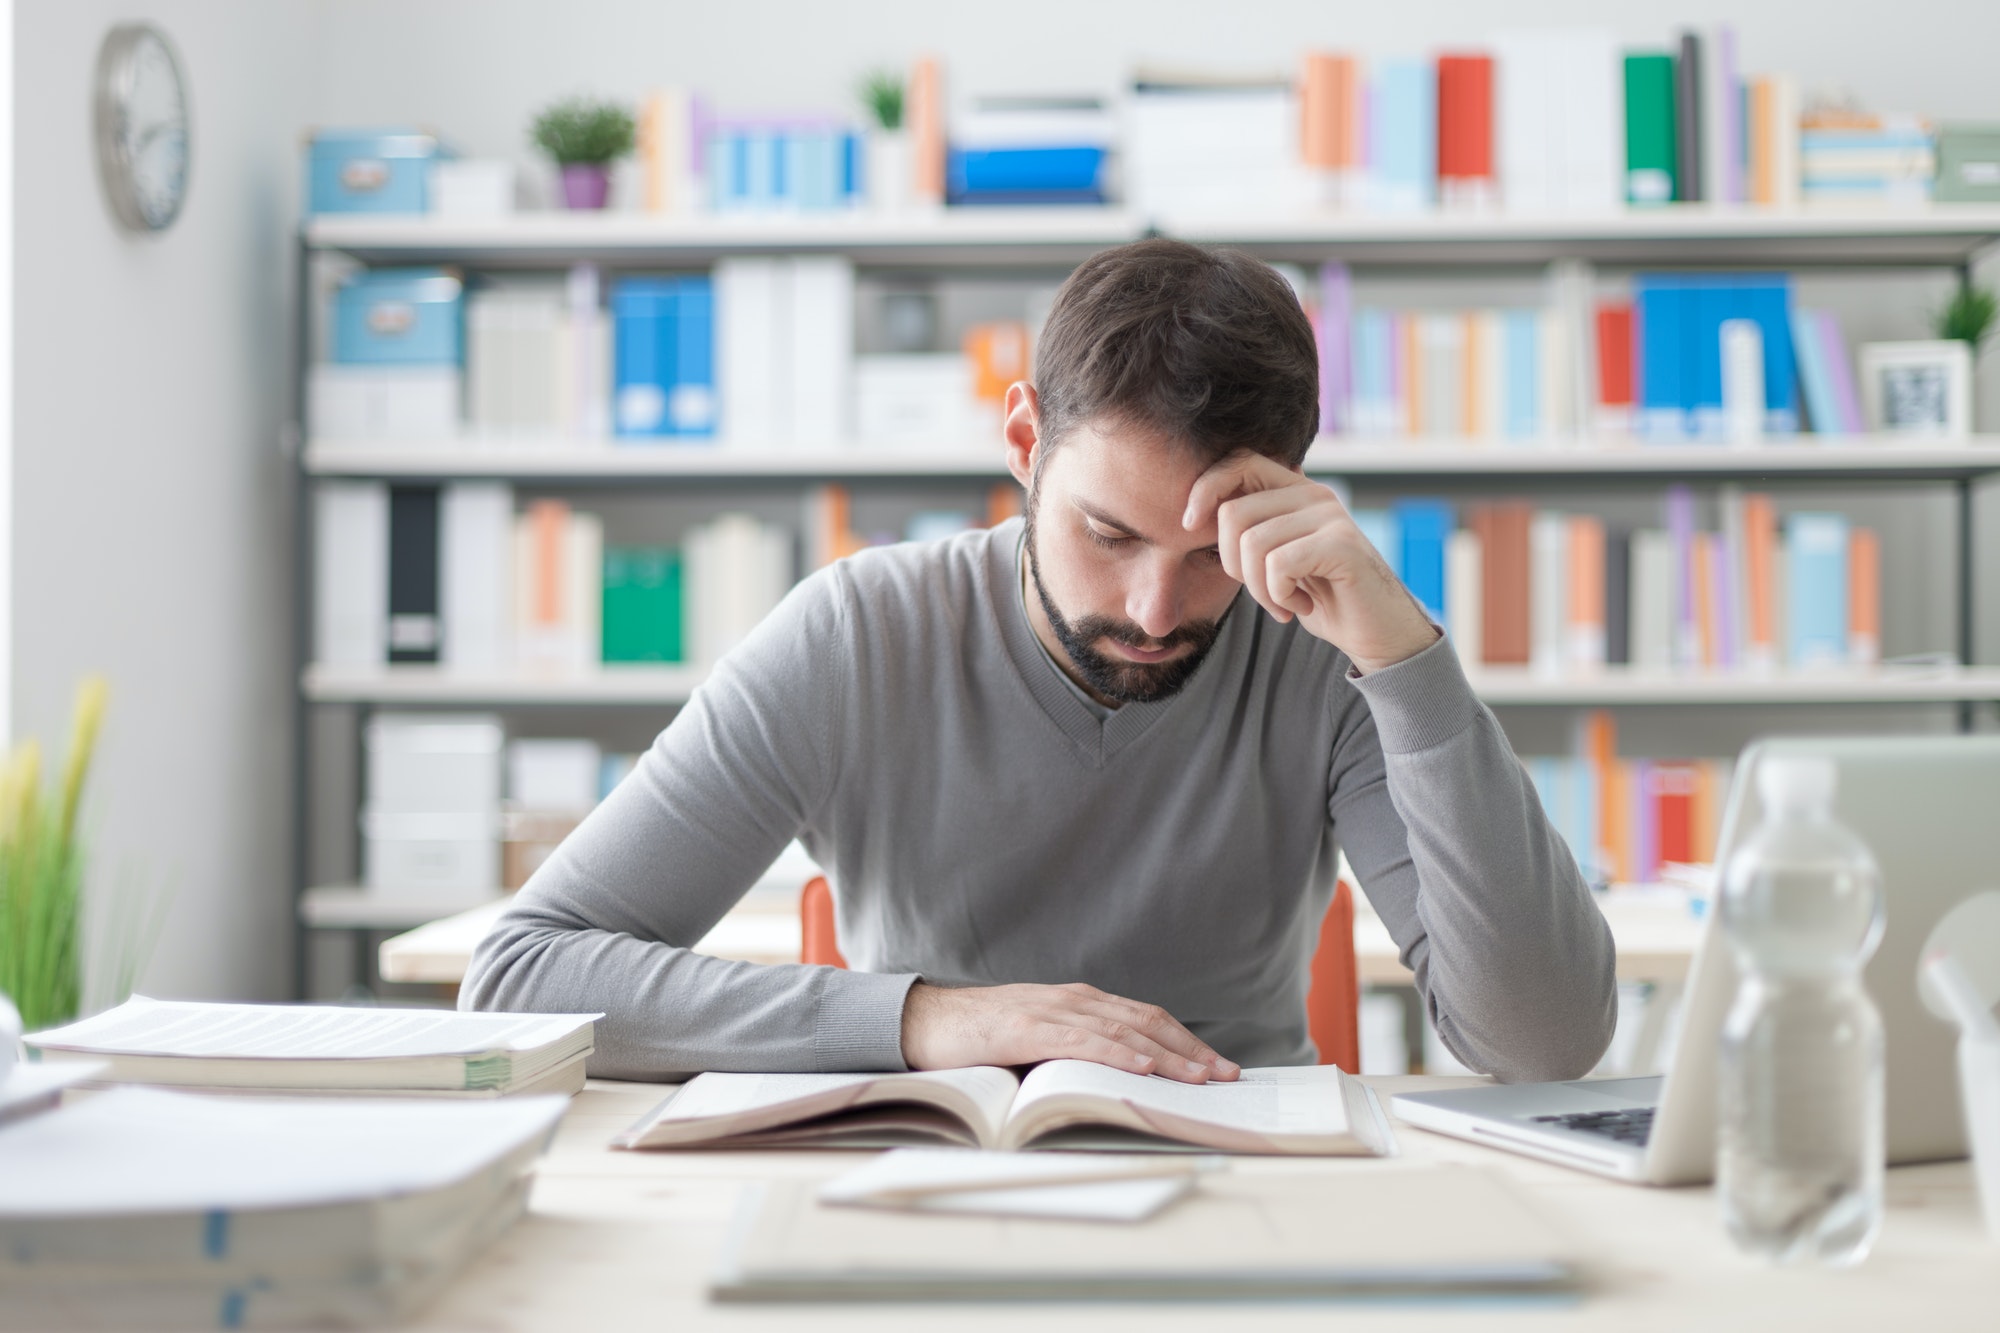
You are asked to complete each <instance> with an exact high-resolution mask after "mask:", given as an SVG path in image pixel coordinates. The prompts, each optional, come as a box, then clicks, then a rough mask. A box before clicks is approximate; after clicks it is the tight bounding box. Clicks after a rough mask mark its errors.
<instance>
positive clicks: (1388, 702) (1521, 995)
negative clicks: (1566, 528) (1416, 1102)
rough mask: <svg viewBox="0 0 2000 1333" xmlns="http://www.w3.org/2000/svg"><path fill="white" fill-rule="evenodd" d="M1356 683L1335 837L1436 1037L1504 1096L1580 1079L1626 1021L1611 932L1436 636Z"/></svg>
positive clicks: (1343, 742)
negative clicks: (1511, 1085)
mask: <svg viewBox="0 0 2000 1333" xmlns="http://www.w3.org/2000/svg"><path fill="white" fill-rule="evenodd" d="M1349 684H1350V685H1351V686H1352V687H1353V690H1354V691H1355V694H1354V695H1350V696H1349V697H1350V699H1351V700H1355V702H1353V703H1351V704H1350V706H1349V709H1348V712H1347V714H1346V716H1345V717H1343V718H1342V719H1341V725H1340V727H1339V731H1338V740H1337V741H1336V749H1335V754H1334V762H1333V771H1332V784H1331V786H1332V795H1331V808H1330V814H1331V816H1332V818H1333V823H1334V834H1335V836H1336V837H1337V838H1338V839H1339V840H1340V842H1341V844H1342V845H1343V846H1344V847H1345V848H1346V850H1347V856H1348V861H1349V863H1350V864H1351V865H1352V866H1353V867H1354V871H1355V873H1356V875H1357V876H1358V877H1359V878H1360V879H1361V882H1362V887H1363V888H1364V889H1365V890H1366V892H1367V894H1368V898H1369V901H1370V902H1371V903H1372V904H1373V905H1374V907H1375V910H1376V911H1377V912H1378V913H1379V914H1380V916H1381V918H1382V922H1383V924H1384V925H1385V926H1387V927H1388V929H1389V933H1390V935H1391V937H1392V938H1394V939H1395V941H1396V945H1397V947H1398V949H1399V950H1400V951H1401V955H1402V960H1403V963H1404V965H1405V966H1407V967H1408V968H1409V969H1410V970H1411V972H1413V973H1414V974H1415V976H1416V986H1417V993H1418V994H1419V995H1420V996H1421V997H1422V999H1423V1002H1424V1004H1425V1007H1426V1009H1427V1010H1428V1012H1429V1015H1430V1018H1431V1022H1432V1023H1433V1024H1434V1025H1435V1026H1436V1028H1437V1032H1438V1036H1439V1037H1440V1038H1441V1039H1442V1040H1443V1042H1444V1044H1445V1046H1446V1047H1447V1048H1448V1049H1449V1050H1450V1051H1451V1053H1452V1054H1453V1055H1455V1056H1457V1057H1458V1058H1459V1059H1460V1060H1461V1061H1463V1062H1464V1063H1465V1064H1466V1065H1467V1066H1469V1067H1470V1068H1472V1069H1476V1070H1479V1071H1480V1072H1482V1073H1488V1074H1492V1075H1494V1076H1496V1077H1498V1078H1500V1079H1502V1080H1503V1081H1507V1082H1516V1081H1531V1080H1552V1079H1564V1078H1575V1077H1578V1076H1580V1075H1582V1074H1584V1073H1587V1072H1588V1071H1589V1070H1590V1068H1591V1067H1592V1066H1593V1065H1594V1064H1596V1062H1597V1060H1598V1058H1599V1057H1600V1056H1601V1055H1602V1054H1603V1053H1604V1050H1605V1048H1606V1047H1607V1046H1608V1045H1609V1044H1610V1042H1611V1031H1612V1026H1613V1024H1614V1022H1615V1020H1616V1017H1617V981H1616V967H1615V958H1614V953H1613V946H1612V942H1611V932H1610V929H1609V927H1607V926H1606V925H1605V922H1604V916H1603V914H1602V913H1601V912H1599V911H1598V909H1597V904H1596V903H1595V902H1593V901H1592V899H1591V895H1590V890H1589V887H1588V886H1587V885H1585V883H1584V882H1583V876H1582V874H1581V872H1580V871H1579V870H1578V869H1577V865H1576V858H1575V857H1574V856H1572V855H1571V854H1570V851H1569V848H1568V846H1567V844H1565V843H1564V842H1563V840H1562V838H1561V837H1560V836H1559V835H1558V834H1557V833H1556V831H1555V829H1554V828H1552V827H1551V826H1550V824H1549V821H1548V819H1547V817H1546V816H1545V815H1544V814H1543V812H1542V806H1541V801H1540V798H1539V797H1538V796H1537V795H1536V793H1535V789H1534V786H1533V784H1532V783H1531V782H1530V781H1529V780H1528V776H1527V773H1526V772H1525V771H1524V770H1523V768H1522V767H1521V763H1520V761H1519V760H1518V759H1516V758H1515V757H1514V751H1513V748H1512V747H1511V746H1510V745H1509V744H1508V742H1507V737H1506V735H1505V733H1503V732H1502V731H1501V729H1500V724H1499V722H1498V721H1496V720H1495V718H1494V716H1493V714H1492V712H1491V711H1490V710H1489V709H1488V708H1487V707H1486V706H1485V705H1484V704H1482V703H1481V702H1480V701H1479V700H1478V698H1477V697H1476V696H1474V694H1473V692H1472V688H1471V686H1470V685H1469V684H1468V683H1467V682H1466V679H1465V675H1464V673H1463V671H1462V670H1461V669H1460V667H1459V662H1458V657H1457V655H1456V653H1455V652H1454V651H1453V649H1452V646H1451V644H1450V643H1449V642H1448V641H1447V640H1445V639H1444V638H1442V637H1440V638H1439V639H1438V641H1437V642H1436V643H1434V644H1432V645H1431V646H1430V647H1429V648H1426V649H1424V650H1423V651H1422V652H1420V653H1418V654H1417V655H1416V656H1414V657H1411V658H1409V659H1407V660H1406V661H1403V662H1398V663H1397V664H1395V665H1394V666H1390V667H1386V668H1384V669H1382V670H1380V671H1376V672H1371V673H1370V674H1368V675H1365V676H1361V677H1358V678H1354V679H1351V680H1350V681H1349ZM1357 695H1358V699H1356V696H1357Z"/></svg>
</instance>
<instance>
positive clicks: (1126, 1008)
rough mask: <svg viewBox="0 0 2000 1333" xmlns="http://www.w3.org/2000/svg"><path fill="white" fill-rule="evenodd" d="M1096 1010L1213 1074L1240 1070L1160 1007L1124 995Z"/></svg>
mask: <svg viewBox="0 0 2000 1333" xmlns="http://www.w3.org/2000/svg"><path fill="white" fill-rule="evenodd" d="M1093 1009H1094V1011H1095V1012H1098V1013H1101V1014H1105V1015H1107V1016H1110V1017H1113V1018H1115V1019H1117V1020H1118V1021H1120V1022H1123V1023H1126V1024H1128V1025H1130V1026H1131V1027H1133V1028H1135V1029H1137V1030H1138V1031H1139V1032H1141V1033H1144V1034H1145V1035H1146V1036H1147V1037H1149V1038H1151V1039H1152V1040H1153V1041H1155V1042H1157V1043H1158V1044H1159V1045H1161V1046H1163V1047H1165V1048H1166V1049H1167V1050H1168V1051H1171V1052H1172V1053H1174V1054H1175V1055H1178V1056H1181V1057H1183V1058H1185V1059H1188V1060H1193V1061H1195V1062H1196V1063H1198V1064H1201V1065H1205V1066H1206V1067H1207V1068H1208V1069H1209V1070H1210V1071H1211V1072H1212V1073H1215V1074H1225V1073H1227V1074H1229V1075H1233V1074H1234V1072H1235V1070H1236V1068H1237V1066H1236V1064H1235V1063H1234V1062H1233V1061H1230V1060H1225V1059H1223V1058H1222V1056H1221V1055H1219V1054H1217V1053H1216V1051H1215V1048H1214V1047H1212V1046H1210V1045H1209V1044H1208V1043H1207V1042H1205V1041H1203V1040H1202V1039H1201V1038H1200V1037H1197V1036H1195V1035H1194V1033H1192V1032H1190V1031H1188V1030H1187V1028H1186V1027H1184V1026H1182V1024H1181V1023H1180V1022H1179V1021H1178V1020H1176V1019H1175V1018H1174V1016H1173V1015H1172V1014H1170V1013H1168V1012H1167V1011H1166V1010H1165V1009H1162V1008H1161V1007H1160V1006H1159V1005H1157V1004H1145V1003H1142V1002H1140V1001H1138V1000H1128V999H1126V998H1125V997H1124V996H1122V995H1107V996H1105V997H1104V1002H1103V1003H1101V1004H1098V1005H1095V1006H1093Z"/></svg>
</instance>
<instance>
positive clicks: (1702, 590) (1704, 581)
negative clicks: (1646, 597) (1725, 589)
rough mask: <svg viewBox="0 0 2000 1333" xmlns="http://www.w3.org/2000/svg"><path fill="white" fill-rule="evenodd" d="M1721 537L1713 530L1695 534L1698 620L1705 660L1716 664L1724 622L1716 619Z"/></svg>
mask: <svg viewBox="0 0 2000 1333" xmlns="http://www.w3.org/2000/svg"><path fill="white" fill-rule="evenodd" d="M1719 545H1721V539H1720V538H1719V537H1718V536H1717V535H1716V534H1715V533H1713V532H1697V533H1696V534H1695V535H1694V550H1693V551H1692V552H1691V554H1692V555H1693V557H1694V571H1693V575H1694V624H1695V631H1696V633H1697V634H1698V635H1699V636H1700V639H1701V664H1702V666H1704V667H1707V668H1711V669H1712V668H1713V667H1714V666H1715V662H1716V645H1717V644H1718V643H1719V642H1720V641H1721V634H1720V632H1719V631H1720V629H1721V626H1720V625H1718V624H1717V623H1716V619H1715V614H1716V606H1715V569H1716V564H1717V562H1718V561H1719V560H1720V559H1721V553H1720V552H1719V551H1717V550H1716V548H1717V547H1718V546H1719Z"/></svg>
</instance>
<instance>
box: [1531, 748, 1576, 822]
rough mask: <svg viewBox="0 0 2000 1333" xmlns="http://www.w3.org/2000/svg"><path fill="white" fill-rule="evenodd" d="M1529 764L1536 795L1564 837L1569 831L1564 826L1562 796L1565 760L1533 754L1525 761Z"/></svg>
mask: <svg viewBox="0 0 2000 1333" xmlns="http://www.w3.org/2000/svg"><path fill="white" fill-rule="evenodd" d="M1524 762H1525V763H1526V764H1527V766H1528V780H1529V781H1530V782H1532V783H1534V784H1535V795H1536V797H1537V798H1539V799H1540V801H1541V803H1542V813H1543V814H1544V815H1547V816H1548V820H1549V823H1551V824H1553V825H1555V829H1556V832H1557V833H1559V834H1561V835H1562V836H1563V837H1564V838H1568V837H1569V832H1568V830H1567V829H1565V828H1564V827H1563V819H1562V811H1563V801H1562V796H1561V787H1562V769H1563V761H1562V760H1560V759H1557V758H1554V757H1552V756H1550V755H1545V754H1538V755H1531V756H1529V757H1528V759H1526V760H1525V761H1524Z"/></svg>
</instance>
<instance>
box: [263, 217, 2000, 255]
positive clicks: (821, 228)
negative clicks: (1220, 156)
mask: <svg viewBox="0 0 2000 1333" xmlns="http://www.w3.org/2000/svg"><path fill="white" fill-rule="evenodd" d="M303 231H304V236H305V240H306V243H307V244H308V245H309V246H312V247H314V248H316V249H321V250H335V251H341V252H344V253H346V254H349V255H352V256H354V257H355V258H357V259H361V260H365V261H367V262H369V263H422V262H429V263H440V262H452V261H463V262H467V263H473V264H482V265H500V266H531V265H549V264H556V263H562V262H565V261H569V260H597V261H602V262H608V263H647V264H671V263H690V264H693V263H705V262H707V261H709V260H712V259H714V258H715V257H716V256H718V255H723V254H737V253H757V252H765V253H797V252H830V253H837V254H848V255H852V256H853V257H854V258H855V259H856V260H857V261H858V262H861V263H864V264H874V265H888V266H898V265H926V264H972V265H978V266H996V267H1004V266H1010V265H1035V264H1049V265H1057V264H1070V263H1074V262H1076V261H1078V260H1080V259H1082V258H1083V257H1084V256H1086V255H1088V254H1090V253H1091V252H1093V251H1095V250H1098V249H1101V248H1103V247H1105V246H1108V245H1116V244H1119V243H1121V242H1124V241H1131V240H1136V239H1138V238H1139V237H1141V236H1144V235H1149V234H1153V233H1155V232H1157V233H1158V234H1162V235H1167V236H1176V237H1181V238H1184V239H1187V240H1192V241H1201V242H1206V243H1215V244H1228V245H1237V246H1242V247H1245V248H1248V249H1251V250H1254V251H1256V252H1258V253H1260V254H1264V255H1267V256H1269V257H1272V258H1298V259H1313V258H1317V257H1333V256H1340V257H1345V258H1350V259H1353V260H1356V261H1359V262H1365V263H1385V264H1395V263H1468V264H1477V263H1533V262H1545V261H1547V260H1550V259H1555V258H1560V257H1569V256H1574V257H1579V258H1585V259H1596V260H1600V261H1603V262H1606V263H1675V262H1683V261H1698V262H1707V263H1717V262H1741V263H1777V264H1785V265H1791V264H1834V263H1839V264H1892V265H1903V264H1957V263H1961V262H1964V261H1966V260H1968V259H1971V258H1973V257H1974V256H1976V255H1977V254H1979V253H1980V252H1981V251H1982V250H1984V249H1985V248H1986V247H1988V246H1990V245H1992V244H1993V243H1994V242H1995V241H1996V240H2000V208H1996V207H1993V206H1990V205H1982V204H1933V205H1929V206H1927V207H1921V208H1908V209H1883V210H1877V211H1867V210H1862V209H1852V210H1845V209H1831V208H1828V209H1784V210H1776V209H1760V208H1750V207H1716V206H1710V205H1674V206H1671V207H1666V208H1654V209H1629V210H1625V211H1622V212H1607V213H1602V214H1570V215H1554V214H1551V215H1516V214H1507V213H1501V214H1494V215H1484V216H1482V215H1470V214H1456V213H1427V214H1417V215H1410V216H1380V215H1372V216H1371V215H1368V214H1354V213H1334V212H1301V213H1298V214H1295V215H1292V216H1289V217H1287V216H1257V217H1243V216H1231V215H1225V214H1219V213H1218V214H1209V215H1199V216H1197V215H1181V214H1173V215H1164V216H1162V217H1158V218H1151V219H1148V218H1143V217H1141V216H1140V215H1138V214H1136V213H1134V212H1131V211H1129V210H1127V209H1123V208H1116V207H1101V208H1092V207H1072V208H1047V207H1044V208H951V209H941V210H936V211H932V212H928V213H912V214H908V215H901V216H887V215H881V214H873V213H865V212H856V213H832V214H824V215H818V216H814V215H791V216H784V215H771V216H757V215H741V216H726V215H725V216H712V215H703V216H696V217H657V216H653V215H649V214H644V213H618V212H605V213H566V212H527V213H516V214H513V215H510V216H507V217H500V218H441V217H431V216H425V215H401V216H399V215H390V214H372V215H371V214H327V215H322V216H319V217H314V218H311V219H309V220H308V221H307V222H306V223H305V225H304V228H303Z"/></svg>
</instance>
